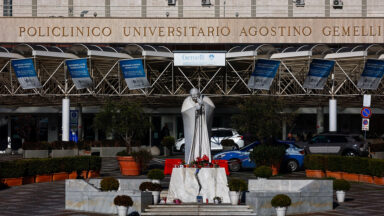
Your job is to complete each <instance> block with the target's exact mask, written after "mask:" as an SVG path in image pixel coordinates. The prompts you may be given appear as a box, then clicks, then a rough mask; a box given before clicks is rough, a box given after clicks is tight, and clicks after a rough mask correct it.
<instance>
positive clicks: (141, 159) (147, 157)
mask: <svg viewBox="0 0 384 216" xmlns="http://www.w3.org/2000/svg"><path fill="white" fill-rule="evenodd" d="M132 156H133V158H134V160H135V161H136V162H137V163H138V165H139V168H140V169H139V170H140V172H143V171H144V170H145V169H146V168H147V166H148V163H149V162H150V161H151V160H152V158H153V156H152V154H151V152H149V151H148V150H146V149H140V150H139V151H135V152H132Z"/></svg>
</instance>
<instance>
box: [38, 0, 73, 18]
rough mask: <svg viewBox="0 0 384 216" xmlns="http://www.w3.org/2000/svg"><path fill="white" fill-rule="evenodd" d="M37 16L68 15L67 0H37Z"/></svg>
mask: <svg viewBox="0 0 384 216" xmlns="http://www.w3.org/2000/svg"><path fill="white" fill-rule="evenodd" d="M37 16H41V17H47V16H68V0H66V1H65V0H37Z"/></svg>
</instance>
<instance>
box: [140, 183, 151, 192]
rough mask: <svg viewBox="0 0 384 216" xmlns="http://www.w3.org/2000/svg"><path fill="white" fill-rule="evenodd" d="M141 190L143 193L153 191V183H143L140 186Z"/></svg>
mask: <svg viewBox="0 0 384 216" xmlns="http://www.w3.org/2000/svg"><path fill="white" fill-rule="evenodd" d="M139 189H140V190H141V191H147V190H148V191H151V190H152V189H153V183H152V182H143V183H141V184H140V186H139Z"/></svg>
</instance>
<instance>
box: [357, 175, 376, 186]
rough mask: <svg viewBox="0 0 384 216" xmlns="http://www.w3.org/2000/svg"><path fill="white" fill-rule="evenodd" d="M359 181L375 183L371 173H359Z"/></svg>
mask: <svg viewBox="0 0 384 216" xmlns="http://www.w3.org/2000/svg"><path fill="white" fill-rule="evenodd" d="M359 182H363V183H369V184H373V177H372V176H370V175H363V174H360V175H359Z"/></svg>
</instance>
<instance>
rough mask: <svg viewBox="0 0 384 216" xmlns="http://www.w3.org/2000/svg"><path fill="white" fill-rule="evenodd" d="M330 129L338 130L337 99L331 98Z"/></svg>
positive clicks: (332, 130)
mask: <svg viewBox="0 0 384 216" xmlns="http://www.w3.org/2000/svg"><path fill="white" fill-rule="evenodd" d="M329 131H331V132H334V131H337V101H336V99H330V100H329Z"/></svg>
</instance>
